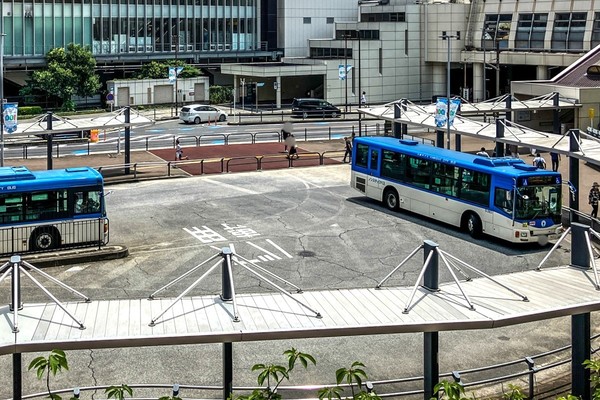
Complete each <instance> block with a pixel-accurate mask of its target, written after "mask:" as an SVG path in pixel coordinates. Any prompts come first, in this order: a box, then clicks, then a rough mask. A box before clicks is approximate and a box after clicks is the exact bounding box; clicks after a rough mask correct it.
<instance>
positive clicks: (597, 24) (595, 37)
mask: <svg viewBox="0 0 600 400" xmlns="http://www.w3.org/2000/svg"><path fill="white" fill-rule="evenodd" d="M599 44H600V12H596V13H594V26H593V27H592V43H591V45H592V47H591V48H592V49H593V48H594V47H596V46H598V45H599Z"/></svg>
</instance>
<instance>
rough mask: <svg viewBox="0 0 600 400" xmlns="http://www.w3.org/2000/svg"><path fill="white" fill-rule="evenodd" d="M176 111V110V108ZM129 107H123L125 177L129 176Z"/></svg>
mask: <svg viewBox="0 0 600 400" xmlns="http://www.w3.org/2000/svg"><path fill="white" fill-rule="evenodd" d="M176 109H177V108H176ZM130 123H131V107H129V106H127V107H125V175H129V172H130V170H129V164H130V163H131V126H129V124H130Z"/></svg>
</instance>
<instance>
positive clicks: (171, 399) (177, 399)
mask: <svg viewBox="0 0 600 400" xmlns="http://www.w3.org/2000/svg"><path fill="white" fill-rule="evenodd" d="M158 400H182V398H181V397H178V396H163V397H159V399H158Z"/></svg>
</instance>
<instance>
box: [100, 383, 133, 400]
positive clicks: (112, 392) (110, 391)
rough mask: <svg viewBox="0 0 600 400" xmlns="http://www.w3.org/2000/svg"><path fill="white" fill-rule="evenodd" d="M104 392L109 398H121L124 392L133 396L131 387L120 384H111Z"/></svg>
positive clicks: (120, 399) (121, 399)
mask: <svg viewBox="0 0 600 400" xmlns="http://www.w3.org/2000/svg"><path fill="white" fill-rule="evenodd" d="M104 393H106V396H108V398H109V399H118V400H123V399H124V398H125V393H127V394H129V396H133V389H132V388H130V387H129V386H127V385H125V384H122V385H119V386H111V387H109V388H107V389H106V390H105V391H104Z"/></svg>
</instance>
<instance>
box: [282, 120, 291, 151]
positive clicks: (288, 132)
mask: <svg viewBox="0 0 600 400" xmlns="http://www.w3.org/2000/svg"><path fill="white" fill-rule="evenodd" d="M292 130H293V126H292V124H291V122H286V123H285V124H283V128H282V129H281V138H282V139H283V143H284V148H283V151H285V152H286V153H287V152H288V145H287V138H288V137H289V136H290V135H291V134H292Z"/></svg>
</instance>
